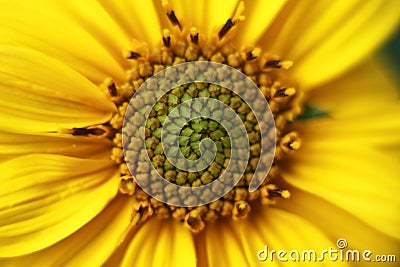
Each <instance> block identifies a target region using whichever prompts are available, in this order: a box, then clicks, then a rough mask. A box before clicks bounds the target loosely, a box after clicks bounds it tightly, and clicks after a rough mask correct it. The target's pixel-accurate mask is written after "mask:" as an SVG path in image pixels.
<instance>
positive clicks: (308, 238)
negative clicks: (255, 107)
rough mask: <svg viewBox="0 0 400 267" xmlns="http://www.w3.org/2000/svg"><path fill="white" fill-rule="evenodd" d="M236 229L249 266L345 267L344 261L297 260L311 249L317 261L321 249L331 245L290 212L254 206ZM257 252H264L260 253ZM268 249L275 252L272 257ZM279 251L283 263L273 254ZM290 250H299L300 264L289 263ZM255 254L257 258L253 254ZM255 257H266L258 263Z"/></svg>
mask: <svg viewBox="0 0 400 267" xmlns="http://www.w3.org/2000/svg"><path fill="white" fill-rule="evenodd" d="M310 219H312V218H310ZM240 229H241V237H242V241H243V245H244V246H245V248H246V255H247V258H248V259H249V261H250V264H251V266H266V265H267V266H270V264H271V266H274V265H273V264H275V266H314V265H315V264H316V265H315V266H346V263H344V262H330V261H329V259H325V260H324V261H318V262H317V263H314V262H311V261H307V260H305V261H301V257H302V253H303V250H315V251H316V259H318V258H319V257H320V256H321V251H322V250H328V249H329V248H330V247H331V248H335V243H334V241H332V240H330V239H329V237H328V236H327V235H326V234H325V233H324V232H323V231H322V229H319V228H317V227H315V226H314V225H313V224H312V223H311V222H309V221H307V220H306V219H304V218H302V217H300V216H297V215H295V214H293V213H289V212H287V211H284V210H281V209H276V208H268V207H258V209H257V210H254V212H253V211H252V214H251V215H250V216H249V218H248V220H244V221H243V223H242V224H241V226H240ZM266 246H267V248H266ZM260 250H264V252H261V253H260ZM271 250H275V254H273V257H272V258H271ZM280 250H284V251H286V254H285V255H282V257H281V258H282V259H283V260H280V259H279V258H278V255H277V254H278V252H279V251H280ZM291 250H297V251H299V253H300V261H294V260H292V258H296V255H295V254H293V255H292V256H291V254H290V253H291ZM265 252H266V253H265ZM258 253H260V255H257V254H258ZM258 256H260V258H262V259H263V258H265V257H266V256H267V258H266V259H265V261H262V260H259V259H258ZM325 256H326V255H325ZM306 257H308V254H307V255H306ZM312 257H313V256H312ZM326 257H327V256H326ZM311 259H313V258H311ZM316 261H317V260H316Z"/></svg>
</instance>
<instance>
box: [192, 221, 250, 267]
mask: <svg viewBox="0 0 400 267" xmlns="http://www.w3.org/2000/svg"><path fill="white" fill-rule="evenodd" d="M235 223H237V222H232V221H227V220H219V221H217V222H216V223H210V224H208V225H207V227H206V228H205V230H204V232H202V233H200V235H204V237H203V242H204V244H205V250H206V255H205V257H206V259H203V260H206V261H207V263H208V266H210V267H218V266H250V264H249V261H248V259H247V258H246V254H245V251H244V248H243V244H242V243H241V240H240V233H239V232H238V231H237V229H235V228H234V224H235Z"/></svg>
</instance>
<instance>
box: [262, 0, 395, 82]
mask: <svg viewBox="0 0 400 267" xmlns="http://www.w3.org/2000/svg"><path fill="white" fill-rule="evenodd" d="M398 23H399V7H398V3H397V1H395V0H389V1H380V0H374V1H367V2H365V1H359V0H354V1H331V2H325V1H321V2H315V1H312V0H310V1H301V2H295V1H293V2H290V3H288V4H287V6H286V7H285V8H284V9H283V10H282V12H281V14H280V16H278V17H277V20H276V21H275V22H274V24H273V25H272V26H271V28H270V30H269V31H268V32H267V33H266V34H265V35H264V36H263V37H262V38H261V39H260V41H259V43H260V44H265V46H264V47H265V48H267V49H268V50H269V51H271V52H273V53H277V54H278V55H280V56H282V57H284V58H287V59H290V60H293V61H294V62H295V66H294V67H293V72H294V75H295V77H296V79H297V81H298V82H299V83H300V84H301V86H302V87H303V88H307V89H310V88H312V87H315V86H317V85H319V84H321V83H324V82H327V81H329V80H331V79H333V78H335V77H337V76H338V75H340V74H342V73H343V72H345V71H347V70H348V69H349V68H351V67H352V66H354V65H355V64H357V63H358V62H360V61H361V60H362V59H363V58H364V57H365V56H367V55H369V54H370V53H371V52H372V51H373V50H374V49H376V48H377V47H378V46H379V45H380V44H381V43H382V42H383V41H384V40H385V39H386V38H387V37H388V36H389V35H390V34H391V33H392V32H393V31H394V30H395V29H396V26H397V25H398Z"/></svg>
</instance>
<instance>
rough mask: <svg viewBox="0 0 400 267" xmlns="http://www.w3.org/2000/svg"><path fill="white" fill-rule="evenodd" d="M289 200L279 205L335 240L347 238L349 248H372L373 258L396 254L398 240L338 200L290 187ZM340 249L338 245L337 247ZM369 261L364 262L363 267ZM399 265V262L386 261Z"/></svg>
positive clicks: (388, 264)
mask: <svg viewBox="0 0 400 267" xmlns="http://www.w3.org/2000/svg"><path fill="white" fill-rule="evenodd" d="M290 192H291V198H290V201H280V202H278V206H279V207H280V208H282V209H285V210H287V211H288V212H290V213H293V214H295V215H297V216H299V217H302V218H304V219H306V220H308V221H309V222H310V223H312V224H313V226H314V227H316V228H318V229H323V230H324V232H325V233H326V235H327V236H329V237H330V238H331V239H332V240H336V241H337V240H338V239H345V240H346V241H347V244H348V248H347V249H357V250H359V251H360V253H362V252H363V251H364V250H370V251H372V253H373V254H372V255H371V259H374V258H375V256H376V255H390V254H395V253H396V247H397V248H398V246H399V241H398V240H396V239H394V238H391V237H389V236H387V235H384V234H382V233H381V232H380V231H379V230H375V229H373V228H371V227H370V226H369V225H368V224H366V223H365V222H363V221H362V220H360V219H358V218H357V217H355V216H353V214H351V213H349V212H346V211H345V210H343V209H342V208H341V207H340V206H339V205H337V204H336V203H329V202H327V201H326V200H324V199H321V198H319V197H318V196H316V195H314V194H312V193H311V194H310V193H306V192H304V191H301V190H298V189H294V188H291V189H290ZM334 248H335V249H337V246H334ZM397 251H398V249H397ZM365 264H366V263H361V265H360V266H363V265H365ZM368 265H371V266H381V265H382V263H375V264H374V263H373V262H368ZM385 265H387V266H396V263H395V262H393V263H392V264H390V263H389V262H387V263H385Z"/></svg>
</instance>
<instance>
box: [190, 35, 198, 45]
mask: <svg viewBox="0 0 400 267" xmlns="http://www.w3.org/2000/svg"><path fill="white" fill-rule="evenodd" d="M190 40H191V41H192V43H193V44H195V45H198V44H199V33H196V34H190Z"/></svg>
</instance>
